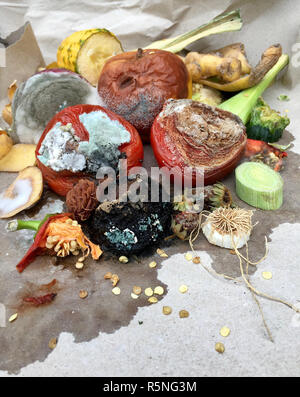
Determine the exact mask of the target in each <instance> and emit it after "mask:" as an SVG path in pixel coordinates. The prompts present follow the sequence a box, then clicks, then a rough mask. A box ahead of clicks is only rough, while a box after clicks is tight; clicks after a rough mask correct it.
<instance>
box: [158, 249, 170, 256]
mask: <svg viewBox="0 0 300 397" xmlns="http://www.w3.org/2000/svg"><path fill="white" fill-rule="evenodd" d="M156 252H157V253H158V255H159V256H160V257H162V258H168V254H166V252H165V251H164V250H162V249H161V248H157V250H156Z"/></svg>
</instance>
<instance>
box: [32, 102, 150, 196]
mask: <svg viewBox="0 0 300 397" xmlns="http://www.w3.org/2000/svg"><path fill="white" fill-rule="evenodd" d="M97 110H99V111H102V112H104V113H106V114H107V115H108V116H109V118H110V119H111V120H117V121H118V122H119V123H120V124H122V125H123V126H124V127H125V128H126V129H127V131H128V132H129V133H130V135H131V140H130V142H129V143H124V144H123V145H121V146H120V147H119V151H120V152H121V154H122V153H124V155H125V156H126V158H127V167H128V170H129V169H130V168H132V167H135V166H140V165H141V162H142V160H143V156H144V152H143V145H142V142H141V139H140V137H139V134H138V132H137V131H136V129H135V128H134V127H133V126H132V125H131V124H129V123H128V122H127V121H126V120H124V119H123V118H122V117H120V116H119V115H117V114H115V113H113V112H111V111H109V110H107V109H104V108H103V107H101V106H97V105H76V106H71V107H69V108H66V109H63V110H62V111H61V112H59V113H57V114H56V115H55V116H54V117H53V119H52V120H51V121H50V122H49V123H48V125H47V127H46V129H45V131H44V132H43V134H42V136H41V138H40V140H39V142H38V144H37V148H36V152H35V155H36V159H37V166H38V167H39V168H40V170H41V171H42V174H43V177H44V179H45V181H46V182H47V183H48V185H49V187H50V188H51V189H52V190H53V191H54V192H55V193H57V194H59V195H60V196H66V194H67V193H68V191H69V190H71V189H72V187H73V186H74V185H75V184H76V183H77V182H78V181H79V179H82V178H84V177H91V176H92V175H90V174H87V173H84V172H72V171H68V170H65V171H59V172H57V171H54V170H52V169H51V168H50V167H47V166H45V165H44V164H43V163H42V162H41V161H40V160H39V159H38V157H37V156H38V155H39V154H40V153H39V150H40V147H41V145H42V142H43V140H44V139H45V137H46V135H47V134H48V132H49V131H50V130H51V129H52V128H53V127H54V125H55V124H56V123H58V122H61V123H62V125H65V124H68V123H71V124H72V126H73V128H74V130H75V135H76V136H78V137H79V138H80V140H81V141H88V140H89V133H88V131H87V130H86V129H85V127H84V126H83V124H82V123H81V122H80V120H79V116H80V115H81V114H82V113H90V112H94V111H97Z"/></svg>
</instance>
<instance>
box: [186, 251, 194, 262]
mask: <svg viewBox="0 0 300 397" xmlns="http://www.w3.org/2000/svg"><path fill="white" fill-rule="evenodd" d="M184 257H185V259H186V260H187V261H191V260H192V259H193V255H192V254H190V253H189V252H187V253H186V254H185V255H184Z"/></svg>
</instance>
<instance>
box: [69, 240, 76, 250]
mask: <svg viewBox="0 0 300 397" xmlns="http://www.w3.org/2000/svg"><path fill="white" fill-rule="evenodd" d="M70 248H71V249H76V248H77V241H76V240H72V241H70Z"/></svg>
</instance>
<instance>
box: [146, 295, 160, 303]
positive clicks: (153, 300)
mask: <svg viewBox="0 0 300 397" xmlns="http://www.w3.org/2000/svg"><path fill="white" fill-rule="evenodd" d="M148 302H149V303H157V302H158V299H157V298H156V297H155V296H151V297H150V298H149V299H148Z"/></svg>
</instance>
